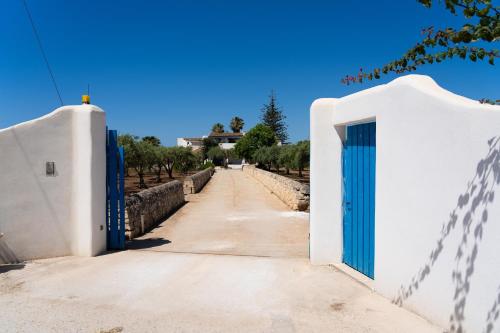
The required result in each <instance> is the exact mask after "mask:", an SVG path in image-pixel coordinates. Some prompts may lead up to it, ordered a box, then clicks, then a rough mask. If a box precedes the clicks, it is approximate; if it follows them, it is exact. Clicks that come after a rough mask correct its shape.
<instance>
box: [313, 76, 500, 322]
mask: <svg viewBox="0 0 500 333" xmlns="http://www.w3.org/2000/svg"><path fill="white" fill-rule="evenodd" d="M369 121H376V123H377V137H376V140H377V152H376V180H375V183H376V194H375V280H374V283H373V285H374V288H375V290H377V291H378V292H380V293H382V294H383V295H385V296H386V297H388V298H389V299H391V300H393V301H394V302H396V303H397V304H401V305H403V306H405V307H407V308H409V309H412V310H414V311H416V312H418V313H420V314H422V315H424V316H425V317H427V318H429V319H430V320H432V321H433V322H436V323H438V324H439V325H441V326H443V327H447V328H449V329H450V330H456V331H459V330H460V329H462V330H463V331H467V332H496V331H498V330H499V329H500V322H498V312H497V311H498V310H499V307H500V304H499V303H500V289H499V288H500V257H499V256H498V253H499V252H500V245H499V244H500V203H499V201H498V198H497V197H498V195H499V194H500V193H498V190H499V186H498V185H499V182H500V141H499V138H500V107H498V106H491V105H481V104H480V103H478V102H477V101H474V100H470V99H467V98H464V97H462V96H457V95H455V94H453V93H451V92H448V91H446V90H444V89H442V88H441V87H439V86H438V85H437V84H436V83H435V82H434V81H433V80H432V79H431V78H429V77H426V76H419V75H409V76H405V77H402V78H399V79H396V80H394V81H392V82H391V83H389V84H387V85H382V86H378V87H375V88H372V89H367V90H365V91H362V92H359V93H356V94H353V95H350V96H346V97H344V98H340V99H335V100H334V99H321V100H317V101H315V102H314V103H313V105H312V106H311V147H312V148H311V149H312V153H311V154H312V155H311V165H312V167H311V260H312V262H313V263H339V262H340V261H341V258H342V173H341V150H342V146H341V139H343V132H344V125H347V124H356V123H360V122H369ZM495 314H496V315H497V318H495Z"/></svg>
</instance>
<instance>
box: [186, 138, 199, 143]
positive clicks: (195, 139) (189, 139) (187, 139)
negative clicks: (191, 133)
mask: <svg viewBox="0 0 500 333" xmlns="http://www.w3.org/2000/svg"><path fill="white" fill-rule="evenodd" d="M183 139H184V140H186V141H191V142H193V141H199V142H202V141H203V139H202V138H183Z"/></svg>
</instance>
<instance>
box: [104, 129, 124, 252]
mask: <svg viewBox="0 0 500 333" xmlns="http://www.w3.org/2000/svg"><path fill="white" fill-rule="evenodd" d="M124 158H125V153H124V150H123V147H118V135H117V133H116V131H115V130H108V129H107V128H106V227H107V229H106V230H107V238H106V240H107V247H108V250H122V249H124V248H125V193H124V189H125V180H124V164H125V159H124Z"/></svg>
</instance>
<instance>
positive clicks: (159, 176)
mask: <svg viewBox="0 0 500 333" xmlns="http://www.w3.org/2000/svg"><path fill="white" fill-rule="evenodd" d="M156 182H157V183H161V166H160V167H159V168H157V170H156Z"/></svg>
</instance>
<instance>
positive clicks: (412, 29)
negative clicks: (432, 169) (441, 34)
mask: <svg viewBox="0 0 500 333" xmlns="http://www.w3.org/2000/svg"><path fill="white" fill-rule="evenodd" d="M27 1H28V4H29V6H30V8H31V12H32V15H33V17H34V20H35V23H36V25H37V27H38V30H39V33H40V36H41V38H42V41H43V43H44V46H45V50H46V53H47V55H48V58H49V61H50V63H51V65H52V68H53V70H54V73H55V76H56V79H57V82H58V84H59V86H60V90H61V94H62V97H63V99H64V102H65V104H79V103H80V96H81V95H82V94H83V93H85V91H86V89H87V83H90V86H91V96H92V103H93V104H96V105H99V106H100V107H102V108H103V109H104V110H105V111H106V112H107V122H108V125H109V126H110V128H113V129H117V130H119V131H120V132H121V133H125V132H127V133H133V134H136V135H139V136H144V135H156V136H158V137H159V138H160V139H161V140H162V143H164V144H165V145H174V144H175V138H176V137H181V136H199V135H203V134H207V133H208V131H209V129H210V127H211V125H212V124H213V123H215V122H222V123H224V124H225V125H226V127H228V123H229V121H230V119H231V117H233V116H235V115H238V116H240V117H242V118H243V119H244V120H245V123H246V126H245V129H249V128H250V127H252V126H253V125H255V124H256V123H257V122H258V121H259V117H260V109H261V107H262V104H263V103H265V102H266V101H267V99H268V95H269V92H270V91H271V89H274V90H275V91H276V93H277V96H278V102H279V104H280V105H281V106H282V107H283V109H284V111H285V114H286V115H287V117H288V119H287V122H288V126H289V134H290V139H291V141H297V140H300V139H304V138H307V137H308V136H309V107H310V105H311V103H312V102H313V101H314V99H316V98H319V97H341V96H344V95H347V94H351V93H353V92H356V91H359V90H362V89H365V88H368V87H370V86H373V85H376V84H382V83H386V82H388V81H390V80H391V79H393V78H394V76H384V77H383V78H382V79H381V80H378V81H375V83H369V84H363V85H351V86H344V85H342V84H340V78H341V77H343V76H344V75H345V74H355V73H356V72H357V70H358V68H359V67H363V68H365V69H369V68H373V67H374V66H379V65H382V64H384V63H385V62H387V61H390V60H393V59H395V58H396V57H398V56H400V55H401V54H403V53H404V51H405V50H406V49H407V48H408V47H410V46H412V45H414V43H415V42H416V41H417V40H418V39H419V37H420V29H421V28H423V27H427V26H430V25H435V26H436V27H445V26H448V25H451V26H458V24H459V23H460V22H461V21H462V20H461V18H460V17H454V16H452V15H451V14H448V13H447V12H445V11H444V9H441V7H442V6H439V8H436V9H432V10H428V9H425V8H424V7H422V6H421V5H420V4H418V3H417V2H416V1H413V0H404V1H398V0H391V1H389V0H382V1H355V0H353V1H336V0H330V1H313V0H309V1H305V0H304V1H290V0H288V1H285V0H273V1H269V0H268V1H234V0H233V1H229V0H228V1H215V0H214V1H208V0H203V1H202V0H199V1H192V0H191V1H190V0H182V1H179V0H178V1H159V0H158V1H146V0H144V1H137V0H136V1H120V2H118V1H111V0H107V1H105V0H100V1H97V0H96V1H66V0H44V1H42V0H27ZM436 3H437V2H436ZM0 41H1V43H0V99H1V101H2V102H1V103H2V107H1V111H0V128H4V127H7V126H10V125H13V124H16V123H18V122H21V121H25V120H29V119H32V118H36V117H39V116H41V115H43V114H46V113H48V112H50V111H51V110H53V109H54V108H56V107H57V106H58V99H57V96H56V93H55V91H54V89H53V87H52V84H51V81H50V78H49V75H48V73H47V70H46V68H45V66H44V63H43V60H42V58H41V56H40V53H39V50H38V47H37V44H36V42H35V39H34V37H33V33H32V31H31V27H30V25H29V21H28V19H27V17H26V14H25V12H24V8H23V7H22V4H21V2H20V1H17V0H11V1H6V2H4V3H3V6H2V11H1V12H0ZM418 73H421V74H428V75H431V76H432V77H433V78H434V79H435V80H436V81H437V82H438V83H439V84H440V85H441V86H443V87H445V88H446V89H449V90H451V91H453V92H455V93H458V94H461V95H465V96H467V97H471V98H475V99H479V98H482V97H489V98H491V97H493V98H499V96H498V94H499V91H500V89H499V87H500V85H499V83H500V71H499V69H498V66H495V67H493V66H491V65H488V64H487V63H486V62H485V63H471V62H464V61H462V60H458V59H457V60H453V61H451V62H447V63H443V64H438V65H433V66H427V67H422V69H421V70H419V71H418Z"/></svg>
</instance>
